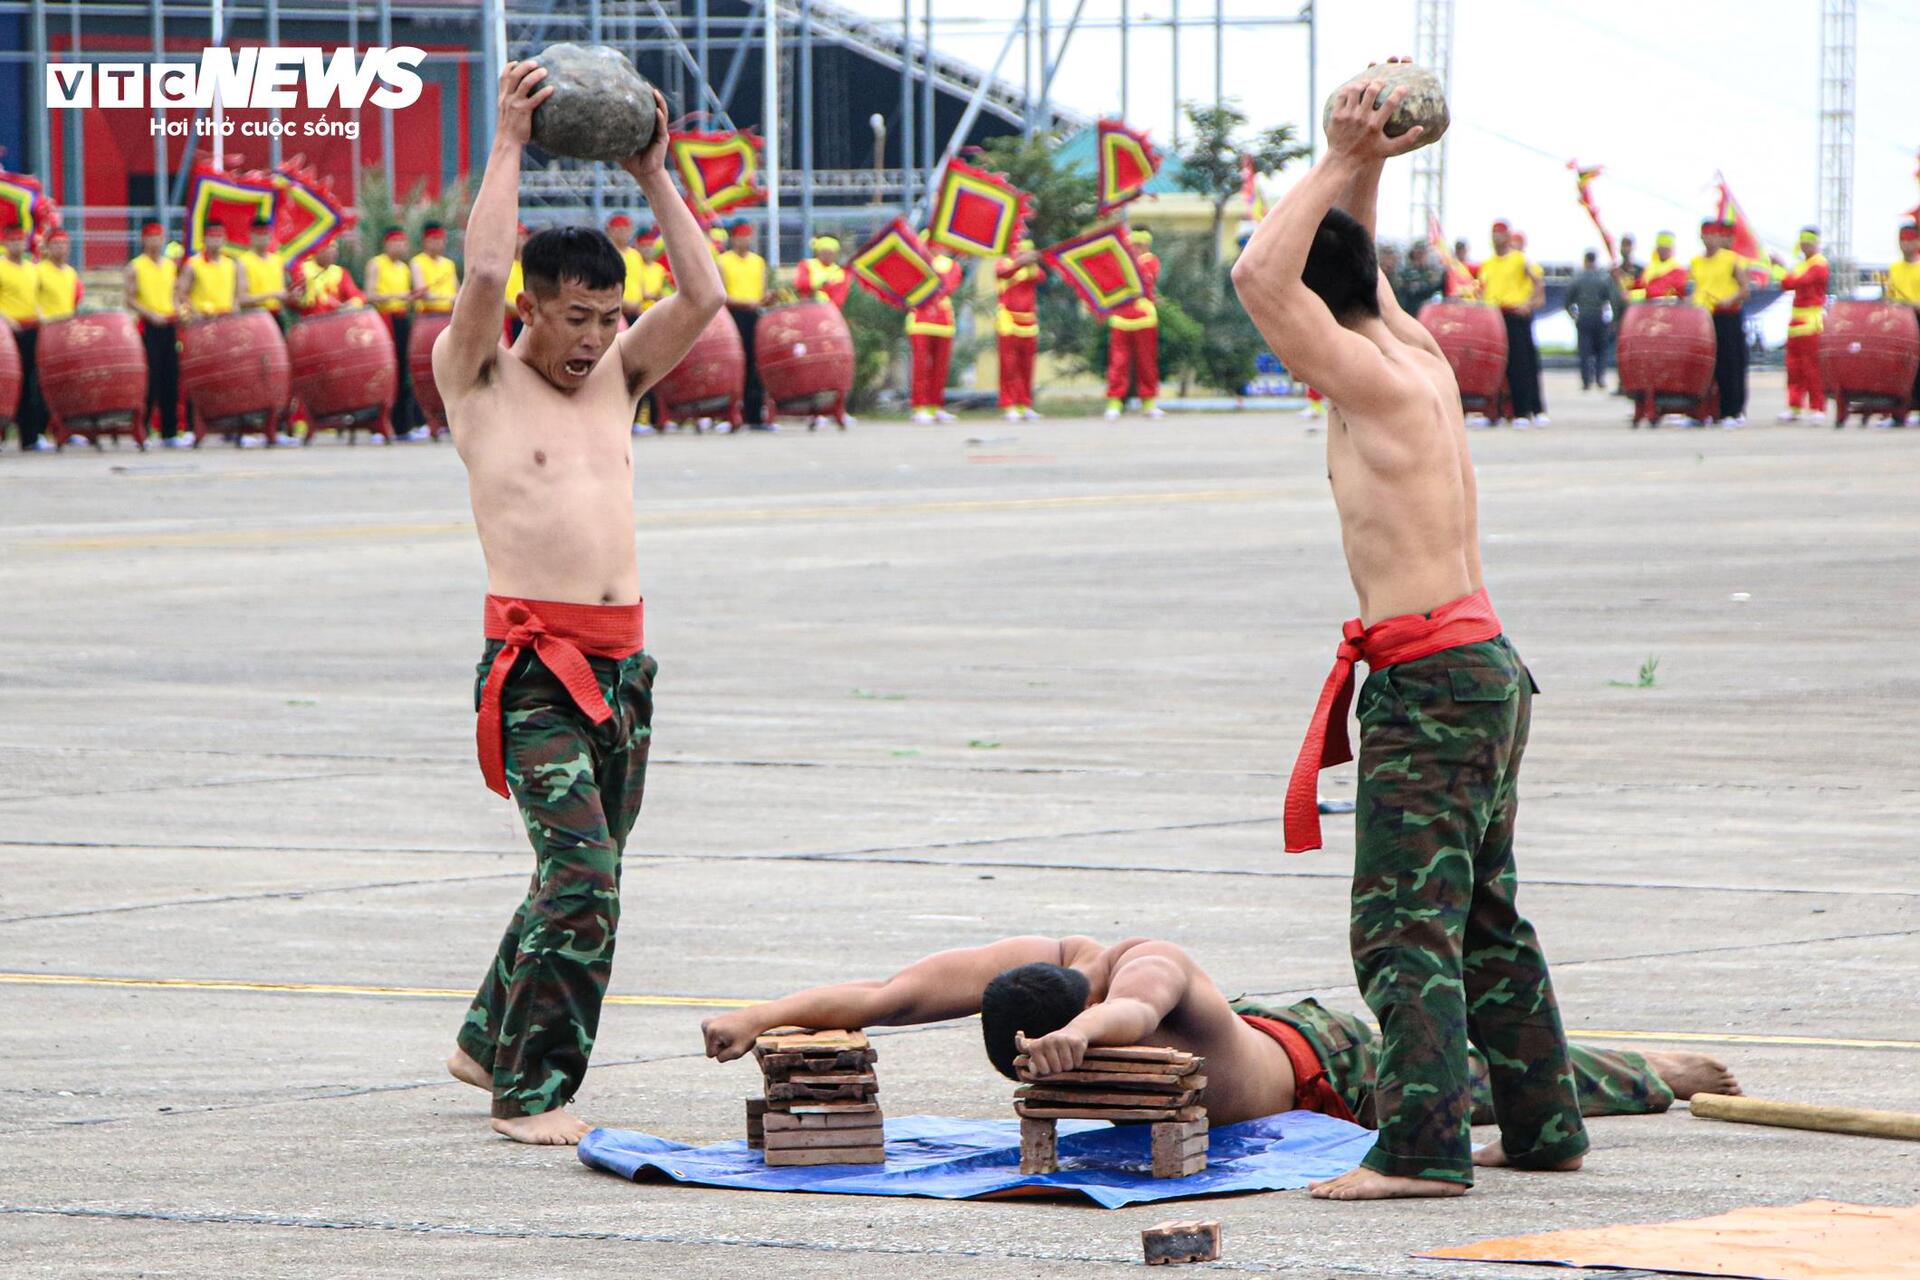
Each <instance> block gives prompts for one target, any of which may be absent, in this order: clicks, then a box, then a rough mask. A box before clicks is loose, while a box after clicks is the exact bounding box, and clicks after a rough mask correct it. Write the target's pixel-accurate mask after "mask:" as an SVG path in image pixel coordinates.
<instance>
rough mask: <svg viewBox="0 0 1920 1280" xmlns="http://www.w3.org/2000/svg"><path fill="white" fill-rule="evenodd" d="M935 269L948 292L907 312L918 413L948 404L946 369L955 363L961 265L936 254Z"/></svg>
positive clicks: (913, 403) (934, 410)
mask: <svg viewBox="0 0 1920 1280" xmlns="http://www.w3.org/2000/svg"><path fill="white" fill-rule="evenodd" d="M933 269H934V270H935V271H938V272H939V273H940V276H941V278H942V279H943V280H945V281H946V282H947V290H948V291H947V292H946V293H945V294H942V295H941V296H940V297H938V298H935V299H934V300H933V301H932V302H923V303H921V304H920V305H919V306H917V307H915V308H914V309H913V310H912V311H909V312H908V313H907V340H908V342H909V344H910V345H911V346H912V348H913V394H912V396H911V397H910V399H911V400H912V408H913V411H914V412H915V413H934V412H937V411H938V410H939V409H940V408H941V407H942V406H943V405H945V404H946V402H947V370H948V368H949V366H951V365H952V363H953V334H954V314H953V290H955V289H958V288H959V287H960V277H961V274H962V272H961V268H960V264H958V263H957V262H955V261H954V260H953V259H952V258H949V257H948V256H947V255H946V254H944V253H941V254H935V255H934V259H933Z"/></svg>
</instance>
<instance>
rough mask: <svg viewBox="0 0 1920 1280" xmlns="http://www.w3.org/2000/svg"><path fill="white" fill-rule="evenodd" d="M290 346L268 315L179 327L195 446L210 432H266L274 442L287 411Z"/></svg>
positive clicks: (239, 315)
mask: <svg viewBox="0 0 1920 1280" xmlns="http://www.w3.org/2000/svg"><path fill="white" fill-rule="evenodd" d="M291 381H292V376H291V371H290V370H289V368H288V365H287V344H286V340H285V339H283V338H282V337H281V336H280V326H279V325H278V324H277V323H275V321H274V318H273V317H272V316H271V315H269V314H267V313H266V312H265V311H240V312H235V313H233V314H231V315H224V316H214V317H212V318H211V319H207V320H195V321H193V322H192V323H191V324H186V325H183V326H181V329H180V386H181V388H182V389H183V390H184V391H185V392H186V394H187V405H188V408H189V409H190V410H191V412H192V414H193V442H194V445H195V447H198V446H199V444H200V442H201V441H203V440H205V439H206V438H207V436H208V435H210V434H216V433H217V434H221V435H239V434H241V433H243V432H247V431H259V432H263V433H264V434H265V435H266V437H267V442H268V443H269V444H271V443H273V441H274V437H275V436H276V435H278V433H279V430H280V424H281V420H282V419H283V418H284V417H285V416H286V412H287V393H288V388H289V386H290V385H291Z"/></svg>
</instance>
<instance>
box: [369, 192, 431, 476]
mask: <svg viewBox="0 0 1920 1280" xmlns="http://www.w3.org/2000/svg"><path fill="white" fill-rule="evenodd" d="M366 285H367V301H368V302H371V303H372V304H373V309H374V310H375V311H378V312H379V313H380V316H381V318H382V319H383V320H385V321H386V322H387V332H388V333H391V334H392V335H393V351H394V354H395V355H396V356H398V357H399V360H400V385H399V387H398V388H397V389H396V390H395V391H394V395H393V430H394V433H395V434H396V435H400V436H404V435H406V434H407V433H408V432H409V431H411V430H412V429H413V428H414V427H415V426H416V425H418V424H419V421H420V406H419V404H418V403H417V402H415V400H414V398H413V376H412V374H410V373H409V372H408V371H407V340H408V338H410V337H411V336H412V334H413V304H414V302H415V300H416V299H418V298H419V296H420V290H419V289H418V288H417V287H416V286H415V284H414V280H413V268H412V267H411V266H409V265H408V264H407V233H406V232H404V231H402V230H401V229H400V228H399V227H388V228H387V229H386V231H385V232H384V233H383V234H382V236H381V239H380V252H379V253H376V254H374V255H373V256H372V257H371V258H368V259H367V281H366ZM373 438H374V439H376V440H378V439H380V438H381V437H380V436H378V435H375V436H374V437H373Z"/></svg>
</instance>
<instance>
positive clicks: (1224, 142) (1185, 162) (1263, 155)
mask: <svg viewBox="0 0 1920 1280" xmlns="http://www.w3.org/2000/svg"><path fill="white" fill-rule="evenodd" d="M1186 112H1187V120H1188V121H1189V122H1190V124H1191V131H1192V137H1191V140H1190V141H1189V142H1188V144H1187V146H1186V147H1185V148H1183V149H1182V150H1181V152H1180V171H1179V172H1178V173H1177V174H1175V175H1174V182H1175V183H1176V184H1178V186H1179V187H1180V189H1181V190H1183V191H1191V192H1193V193H1194V194H1195V195H1198V196H1204V197H1205V198H1206V199H1207V200H1208V201H1210V202H1211V203H1212V205H1213V241H1212V244H1213V248H1212V254H1211V261H1212V262H1213V264H1214V265H1215V266H1218V265H1219V263H1220V239H1221V232H1222V231H1223V230H1224V229H1225V226H1226V221H1227V204H1228V202H1229V201H1231V200H1233V199H1234V198H1235V197H1237V196H1238V195H1239V194H1240V192H1241V190H1242V189H1243V187H1244V185H1245V182H1246V174H1245V171H1244V169H1243V168H1242V160H1243V158H1244V157H1248V156H1251V157H1252V158H1253V169H1254V172H1255V173H1257V174H1259V175H1260V176H1261V177H1267V176H1269V175H1271V174H1276V173H1279V172H1280V171H1281V170H1282V169H1284V168H1286V167H1287V166H1288V165H1290V164H1292V163H1293V162H1294V161H1295V160H1303V159H1305V158H1306V157H1307V156H1308V155H1309V154H1311V153H1310V152H1309V151H1308V149H1307V148H1306V147H1303V146H1300V145H1299V143H1298V139H1297V135H1296V134H1295V133H1294V128H1293V126H1292V125H1290V124H1282V125H1275V126H1274V127H1273V128H1271V129H1263V130H1261V131H1260V132H1259V133H1257V134H1254V135H1253V136H1251V137H1248V136H1247V133H1246V130H1247V113H1246V112H1244V111H1242V110H1240V108H1239V107H1237V106H1235V105H1233V103H1232V101H1231V100H1229V101H1227V102H1225V103H1222V104H1221V105H1220V106H1217V107H1213V106H1203V105H1201V104H1199V103H1194V102H1189V103H1187V104H1186Z"/></svg>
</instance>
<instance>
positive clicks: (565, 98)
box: [531, 44, 657, 163]
mask: <svg viewBox="0 0 1920 1280" xmlns="http://www.w3.org/2000/svg"><path fill="white" fill-rule="evenodd" d="M531 60H532V61H534V62H537V63H539V64H540V65H541V66H543V67H545V68H546V69H547V78H546V80H545V81H544V82H543V83H545V84H550V85H552V86H553V96H552V97H550V98H548V99H547V100H546V101H545V102H543V103H541V104H540V106H539V107H537V108H536V109H535V110H534V113H533V140H534V142H535V143H536V144H538V145H539V146H540V147H541V149H542V150H545V151H549V152H551V153H552V154H554V155H557V156H573V157H574V158H576V159H580V160H602V161H607V162H609V163H612V162H617V161H620V160H625V159H626V158H627V157H628V156H630V155H632V154H633V153H634V152H636V151H644V150H646V149H647V144H648V143H650V142H652V141H653V130H654V125H655V124H656V123H657V117H656V108H655V106H654V101H653V88H652V86H651V85H649V84H648V83H647V82H646V81H645V80H643V79H642V78H641V76H640V73H639V72H638V71H635V70H634V69H633V64H632V63H631V62H629V61H627V56H626V55H625V54H623V53H621V52H620V51H619V50H618V49H611V48H608V47H607V46H606V45H603V44H590V45H581V44H555V45H548V46H547V47H546V48H545V49H542V50H541V51H540V52H539V53H537V54H535V55H534V57H533V58H532V59H531Z"/></svg>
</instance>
